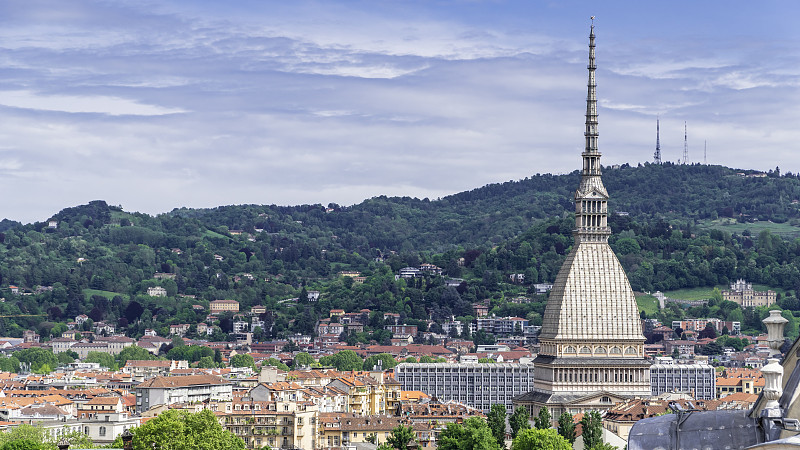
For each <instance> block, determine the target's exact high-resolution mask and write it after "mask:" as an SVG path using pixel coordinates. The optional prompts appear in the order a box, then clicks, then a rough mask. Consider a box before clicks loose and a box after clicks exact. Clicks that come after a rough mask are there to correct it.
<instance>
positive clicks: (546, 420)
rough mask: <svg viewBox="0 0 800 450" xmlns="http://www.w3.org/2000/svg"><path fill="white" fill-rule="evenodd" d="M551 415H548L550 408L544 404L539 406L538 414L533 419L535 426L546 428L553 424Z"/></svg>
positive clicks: (541, 428)
mask: <svg viewBox="0 0 800 450" xmlns="http://www.w3.org/2000/svg"><path fill="white" fill-rule="evenodd" d="M552 422H553V416H551V415H550V410H548V409H547V407H546V406H543V407H541V408H539V415H538V416H536V418H535V419H533V423H534V424H535V426H536V428H538V429H540V430H546V429H548V428H550V427H552V426H553V423H552Z"/></svg>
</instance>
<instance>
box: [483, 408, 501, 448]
mask: <svg viewBox="0 0 800 450" xmlns="http://www.w3.org/2000/svg"><path fill="white" fill-rule="evenodd" d="M486 421H487V422H488V424H489V429H490V430H491V431H492V436H494V439H495V440H496V441H497V442H505V440H506V407H505V406H503V405H500V404H497V403H495V404H494V405H492V407H491V409H490V410H489V415H488V416H486Z"/></svg>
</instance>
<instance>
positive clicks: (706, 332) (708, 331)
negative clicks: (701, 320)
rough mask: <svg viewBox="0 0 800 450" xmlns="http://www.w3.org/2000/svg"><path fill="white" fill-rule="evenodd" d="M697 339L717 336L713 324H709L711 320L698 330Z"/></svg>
mask: <svg viewBox="0 0 800 450" xmlns="http://www.w3.org/2000/svg"><path fill="white" fill-rule="evenodd" d="M697 337H698V339H716V337H717V329H716V328H714V325H711V322H709V323H707V324H706V327H705V328H703V329H702V330H700V333H698V334H697Z"/></svg>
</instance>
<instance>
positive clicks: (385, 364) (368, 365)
mask: <svg viewBox="0 0 800 450" xmlns="http://www.w3.org/2000/svg"><path fill="white" fill-rule="evenodd" d="M379 361H380V366H381V370H389V369H391V368H393V367H394V366H396V365H397V361H395V359H394V357H393V356H392V355H390V354H388V353H379V354H377V355H372V356H370V357H367V359H365V360H364V364H363V366H364V370H372V369H373V368H374V367H375V366H377V365H378V362H379Z"/></svg>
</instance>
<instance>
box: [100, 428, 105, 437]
mask: <svg viewBox="0 0 800 450" xmlns="http://www.w3.org/2000/svg"><path fill="white" fill-rule="evenodd" d="M105 435H106V427H100V436H105Z"/></svg>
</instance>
